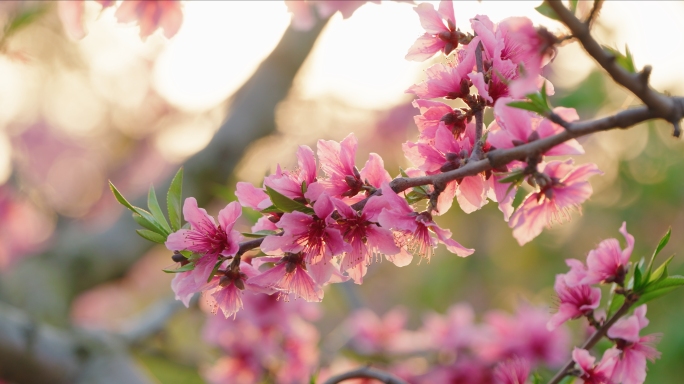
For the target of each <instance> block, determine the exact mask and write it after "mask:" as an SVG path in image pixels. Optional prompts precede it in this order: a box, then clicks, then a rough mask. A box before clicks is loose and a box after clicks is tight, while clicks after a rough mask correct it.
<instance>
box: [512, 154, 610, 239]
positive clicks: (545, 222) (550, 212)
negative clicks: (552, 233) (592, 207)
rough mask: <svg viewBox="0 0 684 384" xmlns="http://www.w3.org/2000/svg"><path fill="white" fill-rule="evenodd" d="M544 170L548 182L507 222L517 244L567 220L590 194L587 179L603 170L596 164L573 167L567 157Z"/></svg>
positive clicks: (550, 163)
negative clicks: (554, 224) (545, 228)
mask: <svg viewBox="0 0 684 384" xmlns="http://www.w3.org/2000/svg"><path fill="white" fill-rule="evenodd" d="M543 173H544V174H545V175H546V176H547V177H548V178H549V180H550V182H548V183H547V184H546V185H545V186H543V187H542V189H541V190H540V191H539V192H533V193H531V194H529V195H528V196H527V197H526V198H525V200H524V201H523V203H522V204H521V205H520V207H518V209H517V210H516V211H515V212H514V213H513V214H512V215H511V219H510V221H509V222H508V225H509V226H510V227H511V228H513V236H514V237H515V238H516V240H518V243H519V244H520V245H524V244H526V243H527V242H529V241H530V240H532V239H534V238H535V237H537V236H538V235H539V234H540V233H541V231H542V229H543V228H544V227H548V226H550V225H551V224H552V223H553V222H554V221H556V222H562V221H566V220H569V219H570V214H569V211H570V210H571V209H572V208H579V206H580V204H582V203H583V202H584V201H585V200H587V199H588V198H589V196H591V193H592V188H591V184H589V182H588V181H587V179H588V178H589V177H591V176H593V175H595V174H602V173H603V172H601V171H600V170H599V169H598V168H597V167H596V165H595V164H584V165H581V166H579V167H573V161H572V159H570V160H567V161H564V162H561V161H551V162H549V163H547V164H546V165H545V166H544V171H543Z"/></svg>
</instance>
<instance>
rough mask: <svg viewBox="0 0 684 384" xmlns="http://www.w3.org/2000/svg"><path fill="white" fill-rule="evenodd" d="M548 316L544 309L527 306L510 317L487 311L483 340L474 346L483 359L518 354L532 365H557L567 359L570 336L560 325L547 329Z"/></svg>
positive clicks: (496, 359) (495, 359) (492, 359)
mask: <svg viewBox="0 0 684 384" xmlns="http://www.w3.org/2000/svg"><path fill="white" fill-rule="evenodd" d="M549 318H550V315H549V312H548V310H547V309H545V308H535V307H532V306H530V305H521V306H519V307H518V309H517V311H516V313H515V315H513V316H511V315H509V314H507V313H503V312H500V311H493V312H490V313H488V314H487V315H486V316H485V324H486V325H485V327H484V329H483V333H482V335H481V336H480V337H481V338H482V340H480V342H478V343H474V348H475V349H476V350H477V352H478V354H479V355H480V356H481V357H482V358H483V359H485V360H486V361H491V362H496V361H500V360H501V359H505V358H512V357H513V356H518V357H519V358H522V359H526V360H528V361H529V362H530V363H531V364H532V365H536V364H538V363H545V364H547V365H549V366H552V367H555V366H559V365H561V364H563V362H564V361H565V359H566V358H567V355H568V347H569V342H570V337H569V336H570V335H569V334H568V330H567V329H565V328H563V327H559V328H556V329H555V330H553V331H549V330H547V329H546V323H547V322H548V321H549Z"/></svg>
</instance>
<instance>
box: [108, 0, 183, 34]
mask: <svg viewBox="0 0 684 384" xmlns="http://www.w3.org/2000/svg"><path fill="white" fill-rule="evenodd" d="M114 16H116V18H117V20H118V21H119V22H120V23H133V22H136V23H137V24H138V25H139V26H140V37H141V38H142V39H145V38H147V37H148V36H149V35H151V34H152V33H154V31H156V30H157V29H158V28H161V29H163V30H164V36H166V37H167V38H169V39H170V38H172V37H173V36H175V35H176V33H178V30H180V27H181V24H183V11H182V10H181V2H180V1H179V0H125V1H123V2H121V4H120V5H119V7H118V8H117V10H116V13H115V14H114Z"/></svg>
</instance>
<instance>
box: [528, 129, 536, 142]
mask: <svg viewBox="0 0 684 384" xmlns="http://www.w3.org/2000/svg"><path fill="white" fill-rule="evenodd" d="M536 140H539V133H538V132H537V131H532V133H530V135H529V136H527V142H528V143H531V142H533V141H536Z"/></svg>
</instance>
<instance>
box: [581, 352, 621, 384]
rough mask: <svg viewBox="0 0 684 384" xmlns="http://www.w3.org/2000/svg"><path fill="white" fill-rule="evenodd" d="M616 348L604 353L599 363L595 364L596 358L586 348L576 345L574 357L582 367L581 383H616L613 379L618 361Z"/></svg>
mask: <svg viewBox="0 0 684 384" xmlns="http://www.w3.org/2000/svg"><path fill="white" fill-rule="evenodd" d="M617 355H618V353H616V351H615V350H613V349H609V350H607V351H606V352H605V353H604V354H603V358H602V359H601V361H600V362H599V363H598V364H594V362H595V361H596V358H595V357H593V356H591V355H590V354H589V351H587V350H586V349H580V348H577V347H575V349H573V351H572V359H573V360H574V361H575V362H576V363H577V365H578V366H579V368H580V371H581V375H580V376H579V384H614V383H615V382H614V381H613V380H612V379H611V377H612V376H613V371H614V370H615V363H616V362H617Z"/></svg>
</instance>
